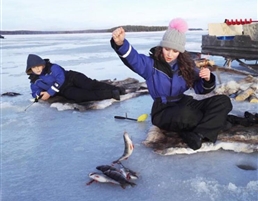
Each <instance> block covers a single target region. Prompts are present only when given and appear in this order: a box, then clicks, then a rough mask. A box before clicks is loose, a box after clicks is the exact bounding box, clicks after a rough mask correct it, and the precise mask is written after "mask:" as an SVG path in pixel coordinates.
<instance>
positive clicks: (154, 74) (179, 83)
mask: <svg viewBox="0 0 258 201" xmlns="http://www.w3.org/2000/svg"><path fill="white" fill-rule="evenodd" d="M111 46H112V48H113V49H114V50H115V51H116V53H117V54H118V55H119V56H120V59H121V60H122V61H123V63H124V64H125V65H126V66H128V67H129V68H130V69H131V70H133V71H134V72H136V73H137V74H139V75H140V76H141V77H143V78H144V79H145V80H146V84H147V86H148V90H149V93H150V95H151V97H152V98H153V99H154V100H156V99H157V98H161V100H162V102H163V103H166V102H167V101H168V100H171V101H178V100H180V98H181V97H182V96H183V93H184V92H185V91H187V90H188V89H189V87H188V86H187V84H186V81H185V80H184V78H183V77H182V76H181V75H180V71H179V67H178V64H177V62H175V63H174V64H173V65H172V66H171V67H170V65H169V64H168V63H167V62H165V61H164V62H162V61H158V60H156V59H155V58H154V55H153V54H152V52H151V53H150V56H146V55H144V54H139V53H138V52H137V51H136V50H135V49H134V48H133V47H132V46H131V45H130V44H129V42H128V41H127V40H126V39H125V40H124V43H123V45H122V46H117V45H116V44H115V42H114V40H113V39H111ZM198 74H199V69H198V68H196V69H195V81H194V84H193V89H194V91H195V93H196V94H206V93H209V92H210V91H212V90H213V89H214V88H215V76H214V75H213V74H212V73H211V79H210V81H208V82H207V81H205V80H204V79H202V78H200V77H199V75H198Z"/></svg>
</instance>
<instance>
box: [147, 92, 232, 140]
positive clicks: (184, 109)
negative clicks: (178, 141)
mask: <svg viewBox="0 0 258 201" xmlns="http://www.w3.org/2000/svg"><path fill="white" fill-rule="evenodd" d="M231 110H232V104H231V101H230V99H229V98H228V97H227V96H226V95H216V96H212V97H209V98H206V99H202V100H195V99H193V97H192V96H188V95H184V96H183V98H182V99H181V100H180V101H177V102H168V103H166V104H164V103H162V102H161V100H155V101H154V103H153V106H152V112H151V115H152V123H153V125H155V126H157V127H159V128H160V129H163V130H166V131H174V132H181V131H193V132H196V133H200V134H202V135H203V136H204V137H205V138H207V139H208V140H210V141H212V142H215V141H216V140H217V136H218V133H219V131H221V130H222V129H223V128H224V127H225V125H226V120H227V115H228V113H229V112H230V111H231Z"/></svg>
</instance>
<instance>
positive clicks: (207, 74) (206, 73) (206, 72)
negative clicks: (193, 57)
mask: <svg viewBox="0 0 258 201" xmlns="http://www.w3.org/2000/svg"><path fill="white" fill-rule="evenodd" d="M199 76H200V77H201V78H203V79H205V80H206V81H210V76H211V71H210V69H209V68H201V70H200V72H199Z"/></svg>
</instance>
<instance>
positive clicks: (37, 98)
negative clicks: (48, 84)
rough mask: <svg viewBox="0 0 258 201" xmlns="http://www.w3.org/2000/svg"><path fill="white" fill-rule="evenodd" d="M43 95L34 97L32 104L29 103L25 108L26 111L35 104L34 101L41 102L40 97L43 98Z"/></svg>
mask: <svg viewBox="0 0 258 201" xmlns="http://www.w3.org/2000/svg"><path fill="white" fill-rule="evenodd" d="M42 96H43V94H41V95H40V96H38V97H36V98H35V99H34V101H33V102H32V103H31V104H29V105H28V106H27V107H26V108H25V110H24V111H26V110H27V109H28V108H29V107H30V106H32V105H33V103H37V102H39V99H41V98H42Z"/></svg>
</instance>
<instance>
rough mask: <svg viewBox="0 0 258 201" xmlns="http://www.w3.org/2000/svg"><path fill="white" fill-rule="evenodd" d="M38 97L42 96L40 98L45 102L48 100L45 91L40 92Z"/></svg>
mask: <svg viewBox="0 0 258 201" xmlns="http://www.w3.org/2000/svg"><path fill="white" fill-rule="evenodd" d="M40 95H43V96H42V98H41V99H42V100H47V99H49V98H50V95H49V93H47V92H46V91H42V92H41V93H40Z"/></svg>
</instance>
